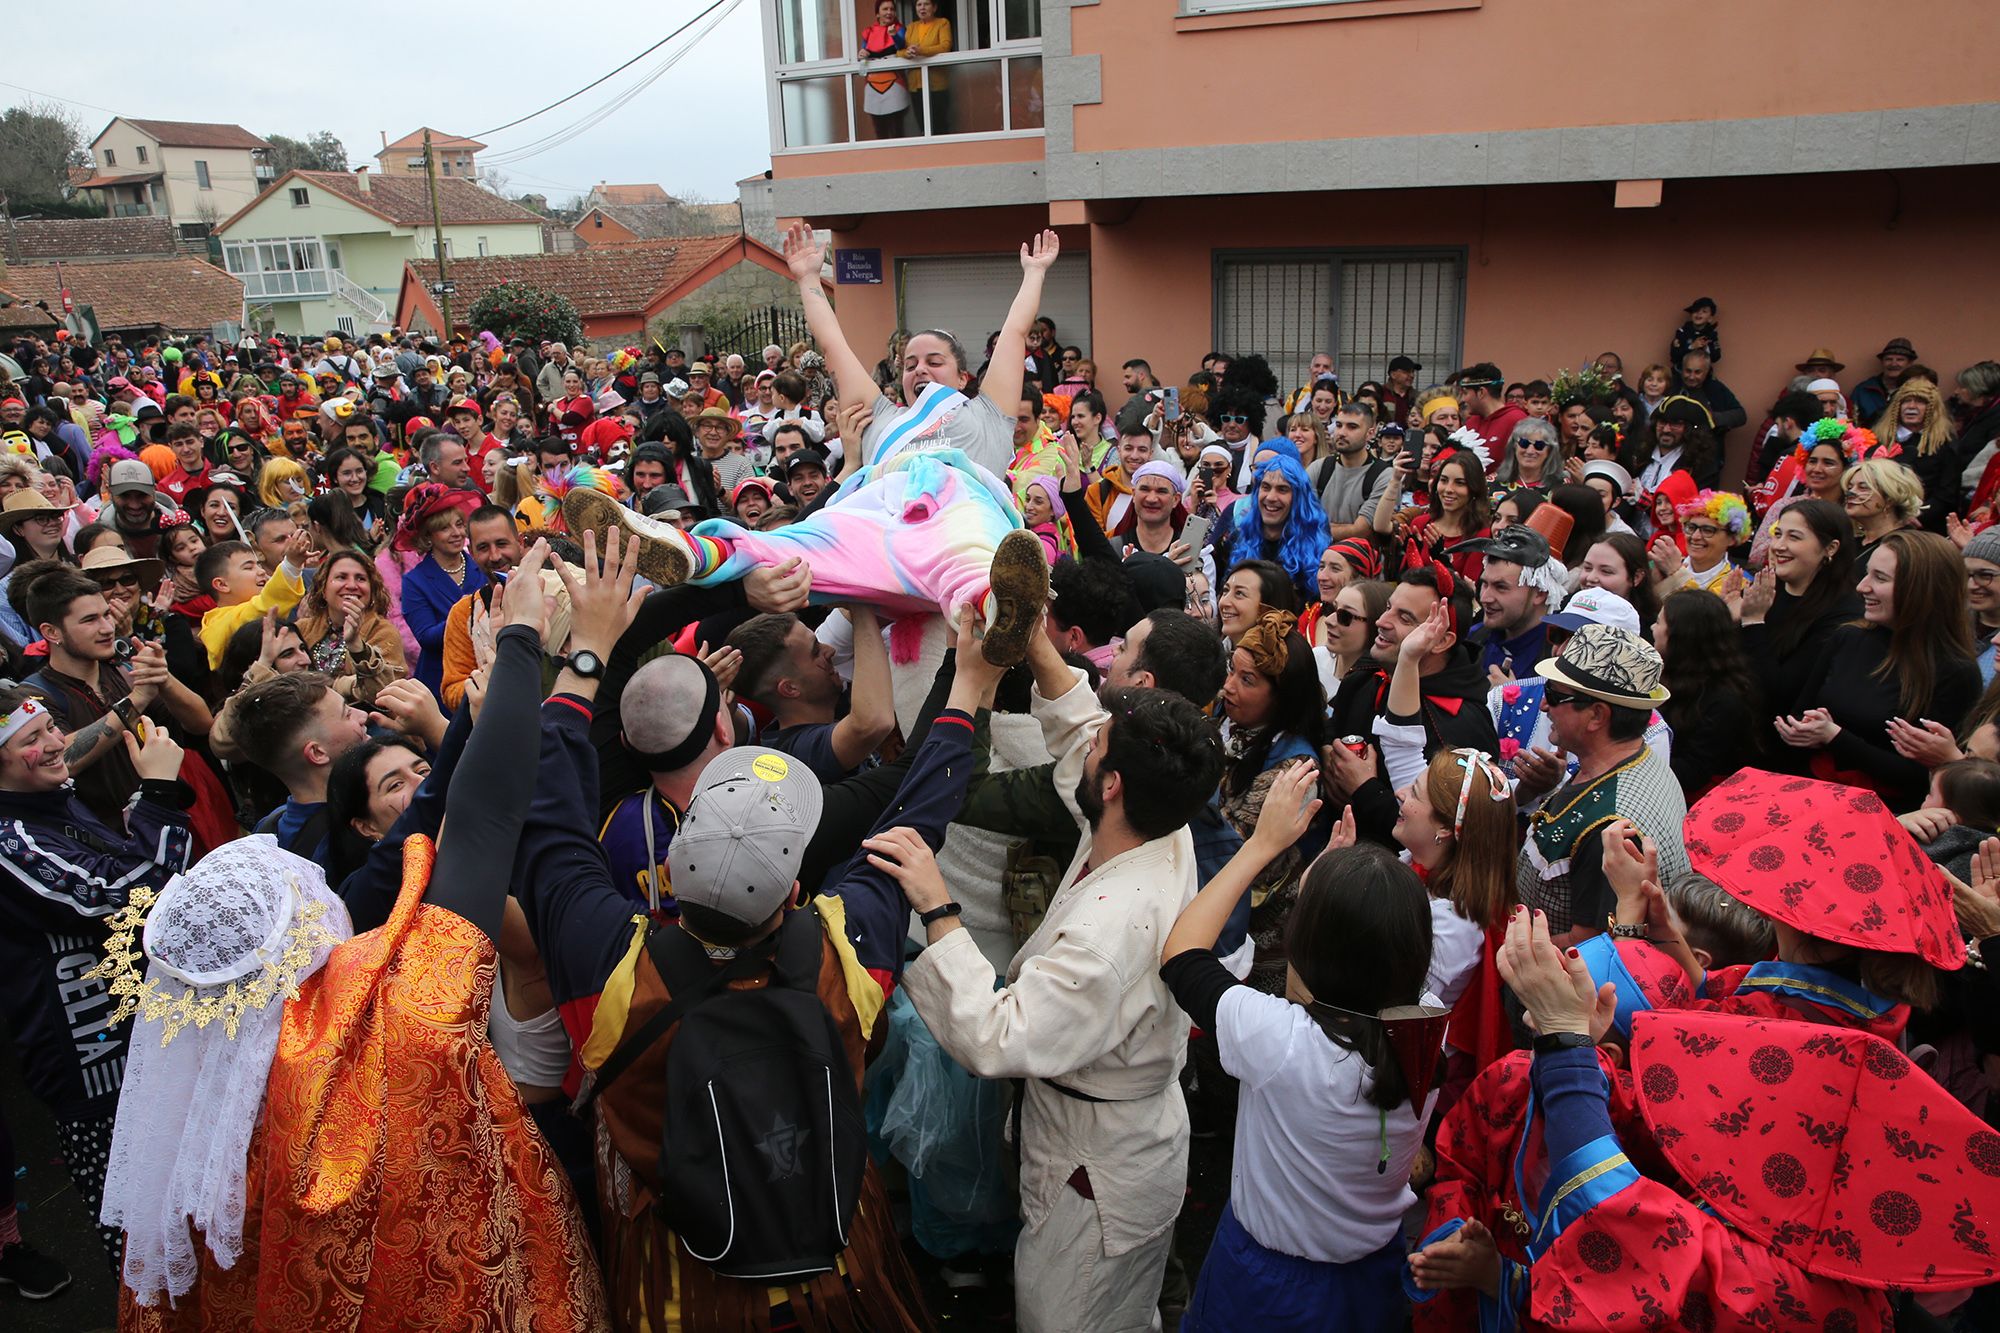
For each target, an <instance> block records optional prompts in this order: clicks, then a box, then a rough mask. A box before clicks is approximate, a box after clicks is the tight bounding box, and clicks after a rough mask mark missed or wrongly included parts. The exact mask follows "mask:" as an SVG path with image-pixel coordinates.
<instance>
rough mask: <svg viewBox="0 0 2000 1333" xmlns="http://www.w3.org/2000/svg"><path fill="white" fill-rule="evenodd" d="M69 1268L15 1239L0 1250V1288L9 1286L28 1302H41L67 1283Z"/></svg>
mask: <svg viewBox="0 0 2000 1333" xmlns="http://www.w3.org/2000/svg"><path fill="white" fill-rule="evenodd" d="M69 1280H70V1279H69V1270H68V1269H67V1268H64V1267H63V1266H62V1265H61V1264H60V1263H58V1262H57V1261H55V1260H54V1259H51V1258H49V1256H47V1255H46V1254H42V1253H39V1252H38V1251H36V1250H34V1249H32V1248H30V1247H29V1246H28V1245H27V1243H26V1242H18V1243H16V1244H13V1245H9V1246H8V1247H7V1248H6V1249H4V1250H0V1287H12V1288H13V1289H14V1290H15V1291H16V1292H18V1293H20V1294H21V1295H22V1296H24V1297H26V1298H27V1299H28V1300H31V1301H45V1300H47V1299H48V1298H49V1297H51V1296H54V1295H56V1294H57V1293H58V1292H60V1291H62V1289H63V1288H65V1287H67V1286H68V1285H69Z"/></svg>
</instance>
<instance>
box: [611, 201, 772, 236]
mask: <svg viewBox="0 0 2000 1333" xmlns="http://www.w3.org/2000/svg"><path fill="white" fill-rule="evenodd" d="M597 208H598V209H599V210H600V211H601V212H603V214H604V216H606V217H608V218H610V219H611V220H612V221H614V222H616V223H618V224H619V225H620V226H622V227H624V228H625V229H626V230H627V231H629V232H631V233H632V234H633V235H634V236H636V237H638V238H639V239H640V240H642V241H651V240H658V239H660V238H662V237H666V236H677V235H678V236H685V235H687V234H689V233H690V232H691V231H692V232H694V233H696V234H698V235H716V234H720V233H722V232H725V231H728V232H733V231H735V230H736V205H735V204H677V203H676V204H599V205H597ZM590 230H591V229H590V228H589V227H585V226H582V225H581V223H580V222H579V226H578V229H577V235H579V236H581V237H582V238H583V239H584V240H585V241H586V242H587V241H589V239H590Z"/></svg>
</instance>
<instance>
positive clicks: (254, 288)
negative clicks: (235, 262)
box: [236, 268, 346, 300]
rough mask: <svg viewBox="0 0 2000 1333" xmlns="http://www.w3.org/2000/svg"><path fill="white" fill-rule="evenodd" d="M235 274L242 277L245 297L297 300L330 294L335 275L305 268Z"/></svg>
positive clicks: (324, 270) (326, 271)
mask: <svg viewBox="0 0 2000 1333" xmlns="http://www.w3.org/2000/svg"><path fill="white" fill-rule="evenodd" d="M236 276H238V277H239V278H242V279H243V294H244V295H245V296H247V297H252V298H256V297H262V298H264V299H265V300H271V299H274V298H275V299H278V300H297V299H298V298H300V297H311V296H330V295H332V293H333V281H332V279H333V278H334V277H335V276H337V275H335V274H333V273H331V272H330V271H329V270H327V269H318V268H305V269H280V270H278V271H276V272H274V273H239V274H237V275H236ZM341 281H343V282H345V281H346V279H345V278H342V279H341Z"/></svg>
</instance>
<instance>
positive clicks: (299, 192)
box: [292, 185, 312, 208]
mask: <svg viewBox="0 0 2000 1333" xmlns="http://www.w3.org/2000/svg"><path fill="white" fill-rule="evenodd" d="M292 207H293V208H311V207H312V194H311V193H310V192H309V191H308V190H307V189H306V187H305V186H303V185H294V186H293V187H292Z"/></svg>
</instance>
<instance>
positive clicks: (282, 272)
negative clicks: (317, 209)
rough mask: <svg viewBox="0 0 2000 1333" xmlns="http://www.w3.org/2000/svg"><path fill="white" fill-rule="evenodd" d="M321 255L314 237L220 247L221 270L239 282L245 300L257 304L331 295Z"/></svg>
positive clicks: (283, 238) (326, 270)
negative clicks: (257, 301)
mask: <svg viewBox="0 0 2000 1333" xmlns="http://www.w3.org/2000/svg"><path fill="white" fill-rule="evenodd" d="M325 254H326V252H325V249H324V247H323V246H322V245H321V243H320V240H319V238H318V237H317V236H284V237H275V238H272V239H270V240H260V241H224V242H223V243H222V265H223V267H224V268H226V269H228V270H229V271H230V272H231V273H234V274H235V275H236V276H237V277H239V278H241V279H243V294H244V295H245V296H247V297H251V298H253V299H261V300H295V299H297V298H299V297H302V296H324V295H326V294H327V293H328V292H330V291H332V290H333V279H332V278H331V276H330V275H329V269H328V265H327V261H326V257H325ZM335 262H336V264H337V263H338V261H337V260H336V261H335Z"/></svg>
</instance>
